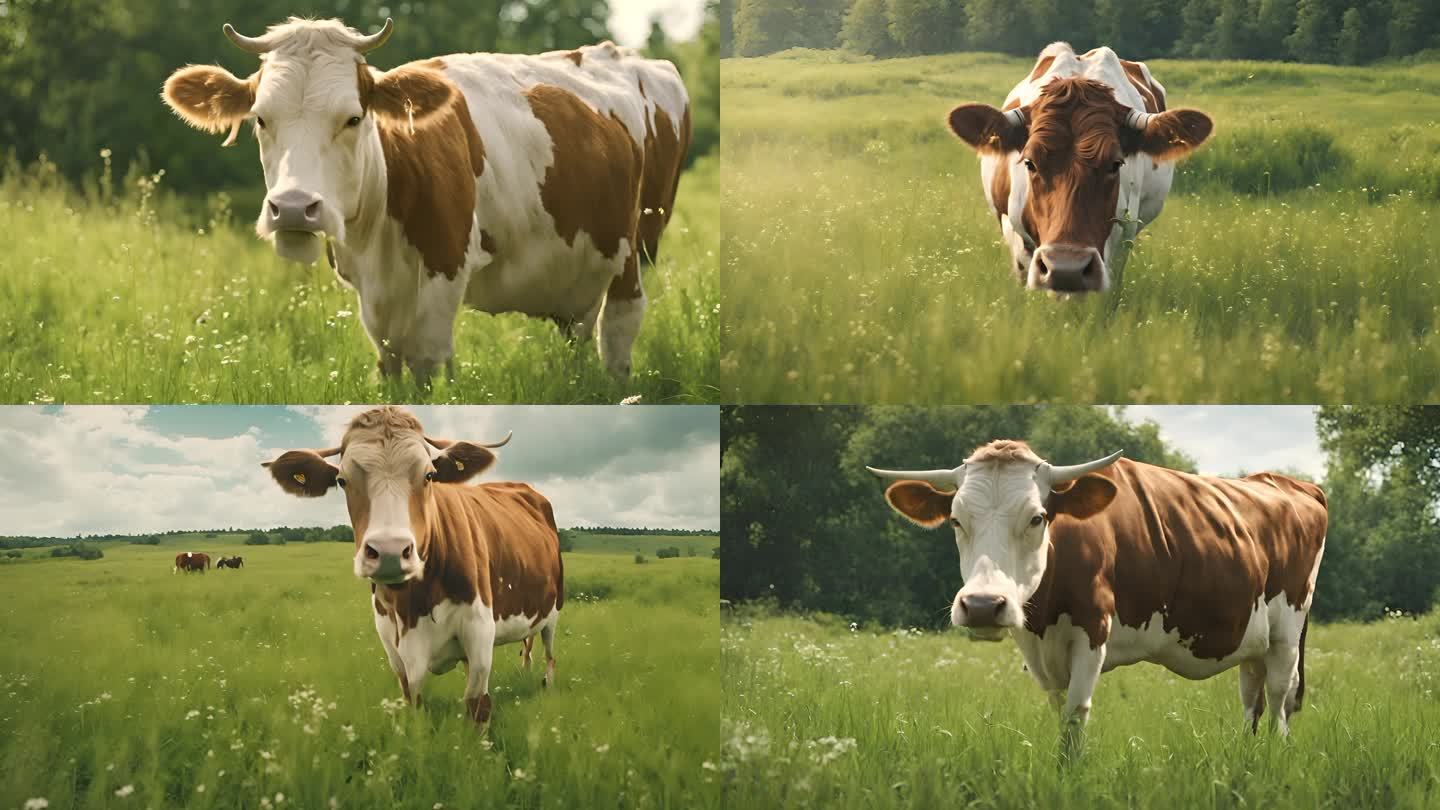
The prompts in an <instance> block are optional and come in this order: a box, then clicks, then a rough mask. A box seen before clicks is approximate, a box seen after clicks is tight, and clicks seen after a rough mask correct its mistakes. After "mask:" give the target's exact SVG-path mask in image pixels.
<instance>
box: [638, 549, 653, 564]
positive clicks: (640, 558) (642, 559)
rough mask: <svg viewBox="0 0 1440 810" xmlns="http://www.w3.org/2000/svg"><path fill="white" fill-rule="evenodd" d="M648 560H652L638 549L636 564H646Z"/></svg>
mask: <svg viewBox="0 0 1440 810" xmlns="http://www.w3.org/2000/svg"><path fill="white" fill-rule="evenodd" d="M647 562H650V561H649V560H647V559H645V555H644V554H641V553H640V552H638V551H637V552H635V564H636V565H644V564H645V563H647Z"/></svg>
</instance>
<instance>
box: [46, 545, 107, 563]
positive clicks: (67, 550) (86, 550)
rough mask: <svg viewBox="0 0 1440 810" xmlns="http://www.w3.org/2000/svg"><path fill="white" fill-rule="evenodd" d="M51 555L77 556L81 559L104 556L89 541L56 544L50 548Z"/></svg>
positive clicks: (96, 558)
mask: <svg viewBox="0 0 1440 810" xmlns="http://www.w3.org/2000/svg"><path fill="white" fill-rule="evenodd" d="M50 556H51V557H79V558H80V559H82V560H98V559H100V558H101V557H104V556H105V552H103V551H101V550H100V549H99V547H97V546H92V545H90V544H89V543H72V544H71V545H68V546H56V547H55V548H52V549H50Z"/></svg>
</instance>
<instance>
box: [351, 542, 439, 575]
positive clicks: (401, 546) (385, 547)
mask: <svg viewBox="0 0 1440 810" xmlns="http://www.w3.org/2000/svg"><path fill="white" fill-rule="evenodd" d="M355 573H356V574H357V575H359V576H361V577H365V578H368V579H371V580H374V581H375V582H378V583H380V584H382V585H399V584H400V583H402V582H405V581H407V580H411V579H419V578H420V576H421V574H422V573H423V563H422V562H421V560H420V553H419V551H418V550H417V549H416V548H415V538H413V537H411V536H409V535H395V536H370V537H366V538H365V542H364V543H362V544H361V546H360V550H359V551H358V552H356V555H355Z"/></svg>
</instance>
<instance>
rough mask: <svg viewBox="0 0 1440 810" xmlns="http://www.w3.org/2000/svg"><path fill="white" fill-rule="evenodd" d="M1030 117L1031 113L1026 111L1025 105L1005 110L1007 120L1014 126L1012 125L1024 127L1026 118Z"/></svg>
mask: <svg viewBox="0 0 1440 810" xmlns="http://www.w3.org/2000/svg"><path fill="white" fill-rule="evenodd" d="M1028 117H1029V113H1027V112H1025V108H1024V107H1016V108H1015V109H1013V110H1006V111H1005V120H1006V121H1007V122H1008V123H1009V124H1010V126H1012V127H1023V126H1025V119H1026V118H1028Z"/></svg>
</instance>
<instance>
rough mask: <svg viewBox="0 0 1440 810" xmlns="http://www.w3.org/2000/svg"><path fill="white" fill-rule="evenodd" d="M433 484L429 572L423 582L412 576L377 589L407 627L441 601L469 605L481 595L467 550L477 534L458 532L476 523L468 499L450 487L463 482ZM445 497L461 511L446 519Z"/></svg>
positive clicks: (429, 513) (427, 511) (428, 516)
mask: <svg viewBox="0 0 1440 810" xmlns="http://www.w3.org/2000/svg"><path fill="white" fill-rule="evenodd" d="M431 486H434V487H436V488H437V489H436V490H435V492H434V493H433V494H432V495H431V497H430V498H429V500H428V503H427V504H426V507H425V523H426V526H427V528H426V537H425V576H424V577H422V578H421V579H420V581H419V582H415V581H413V580H412V581H409V582H406V583H404V584H402V585H400V586H398V587H395V586H389V585H387V586H382V587H378V588H374V589H373V590H374V592H375V594H376V596H377V597H378V598H379V599H380V601H381V602H382V604H384V605H385V606H386V607H387V608H389V609H390V610H391V611H393V612H394V614H395V615H396V616H397V617H398V618H399V620H400V622H401V623H402V624H403V626H404V627H405V628H406V629H409V628H412V627H414V626H415V625H416V624H417V623H418V622H419V621H420V620H421V619H422V618H424V617H426V616H428V615H430V613H431V612H432V611H433V610H434V609H435V606H436V605H438V604H440V603H441V602H444V601H446V600H449V601H451V602H455V603H457V604H462V605H468V604H470V603H472V602H474V601H475V597H476V596H477V595H478V594H477V590H476V585H475V582H474V580H472V579H471V576H472V575H474V574H475V573H477V572H478V566H475V565H470V564H467V560H466V559H465V557H466V555H465V554H464V553H463V548H464V546H463V544H464V543H467V542H472V541H473V538H472V537H460V536H456V533H457V532H459V531H462V527H464V526H467V525H470V524H472V523H473V520H471V518H470V515H469V514H468V511H467V509H466V503H465V499H464V498H463V497H452V496H453V495H455V494H457V493H453V492H451V491H450V490H451V489H456V488H459V487H461V486H462V485H460V484H432V485H431ZM442 499H445V500H446V501H448V506H449V508H450V509H452V510H458V512H459V514H457V515H452V516H451V519H450V520H448V521H446V520H443V519H442V513H441V509H440V503H441V500H442ZM442 524H443V525H442ZM469 562H473V561H469Z"/></svg>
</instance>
